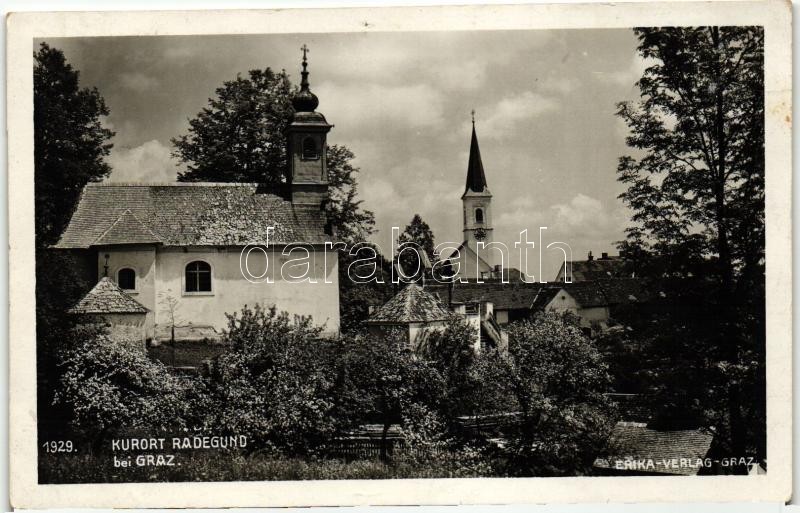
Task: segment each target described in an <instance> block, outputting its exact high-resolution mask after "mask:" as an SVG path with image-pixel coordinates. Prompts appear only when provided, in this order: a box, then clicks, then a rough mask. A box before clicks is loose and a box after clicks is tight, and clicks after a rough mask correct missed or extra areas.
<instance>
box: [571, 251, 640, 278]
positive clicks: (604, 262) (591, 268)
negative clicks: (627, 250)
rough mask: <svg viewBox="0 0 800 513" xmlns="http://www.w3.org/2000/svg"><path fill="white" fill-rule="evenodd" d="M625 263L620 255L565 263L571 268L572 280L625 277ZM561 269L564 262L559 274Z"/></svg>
mask: <svg viewBox="0 0 800 513" xmlns="http://www.w3.org/2000/svg"><path fill="white" fill-rule="evenodd" d="M625 264H626V260H625V259H623V258H622V257H620V256H609V257H606V258H595V259H592V260H573V261H570V262H567V263H566V265H567V268H568V269H571V270H572V281H573V282H578V281H592V280H604V279H609V278H623V277H625ZM563 270H564V264H561V269H559V275H560V274H561V273H562V272H563Z"/></svg>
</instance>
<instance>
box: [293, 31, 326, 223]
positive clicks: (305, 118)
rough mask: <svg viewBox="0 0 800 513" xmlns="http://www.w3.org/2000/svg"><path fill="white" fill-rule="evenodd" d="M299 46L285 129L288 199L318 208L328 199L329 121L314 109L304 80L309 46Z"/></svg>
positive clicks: (315, 103)
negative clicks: (298, 64)
mask: <svg viewBox="0 0 800 513" xmlns="http://www.w3.org/2000/svg"><path fill="white" fill-rule="evenodd" d="M301 50H302V51H303V62H302V66H303V71H301V72H300V75H301V76H302V79H301V81H300V90H299V91H297V92H296V93H295V94H294V96H292V107H294V115H293V116H292V122H291V123H290V124H289V126H288V127H287V129H286V144H287V148H288V153H287V154H288V156H289V165H288V167H287V169H286V182H287V183H288V184H289V191H290V194H291V201H292V203H294V204H297V205H307V206H312V207H315V208H316V207H319V208H322V207H323V206H324V205H325V203H326V201H327V199H328V162H327V156H326V153H327V147H328V146H327V134H328V132H329V131H330V129H331V128H333V125H330V124H328V122H327V121H326V120H325V116H323V115H322V113H320V112H317V111H316V109H317V107H318V106H319V98H317V96H316V95H315V94H314V93H312V92H311V86H310V84H309V82H308V75H309V72H308V53H309V49H308V47H307V46H306V45H303V47H302V48H301Z"/></svg>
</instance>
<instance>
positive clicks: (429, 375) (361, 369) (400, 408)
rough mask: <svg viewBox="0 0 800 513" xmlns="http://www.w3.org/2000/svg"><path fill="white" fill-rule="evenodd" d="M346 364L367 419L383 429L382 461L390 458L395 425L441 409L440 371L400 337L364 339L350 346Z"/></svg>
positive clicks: (391, 335) (397, 334)
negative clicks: (419, 413) (390, 436)
mask: <svg viewBox="0 0 800 513" xmlns="http://www.w3.org/2000/svg"><path fill="white" fill-rule="evenodd" d="M347 347H348V351H347V354H346V360H345V362H344V364H345V365H346V366H347V368H348V369H349V372H350V376H351V378H352V380H353V386H354V387H355V389H356V390H358V393H359V394H360V397H361V398H362V401H363V403H362V404H363V405H364V406H365V407H366V409H365V410H364V418H365V419H369V420H373V421H375V422H379V423H380V424H381V425H382V426H383V433H382V437H381V457H382V458H383V459H386V458H387V456H388V441H387V436H388V433H389V428H390V427H391V426H392V424H403V423H404V420H405V419H408V417H409V416H414V413H415V412H417V411H418V410H419V409H420V408H425V409H427V410H431V411H437V410H438V409H439V403H440V401H441V398H442V395H443V387H444V382H443V379H442V377H441V375H440V374H439V372H437V370H436V369H435V368H434V367H433V366H432V365H431V364H429V363H428V362H426V361H425V360H423V359H420V358H418V357H417V356H416V355H415V354H414V353H413V351H412V350H411V348H410V347H409V345H408V341H407V340H406V338H405V337H403V335H402V334H401V333H393V332H389V333H387V336H386V337H381V338H375V337H367V336H363V335H357V336H355V337H352V338H351V339H350V340H349V341H348V343H347Z"/></svg>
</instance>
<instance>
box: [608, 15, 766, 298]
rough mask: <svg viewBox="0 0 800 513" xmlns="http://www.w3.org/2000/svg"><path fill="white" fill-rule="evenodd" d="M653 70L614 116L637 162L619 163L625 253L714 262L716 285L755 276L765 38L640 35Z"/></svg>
mask: <svg viewBox="0 0 800 513" xmlns="http://www.w3.org/2000/svg"><path fill="white" fill-rule="evenodd" d="M635 32H636V35H637V37H638V38H639V53H640V54H641V56H642V57H644V58H646V59H651V60H652V64H651V65H650V66H649V67H648V68H647V70H646V71H645V72H644V74H643V76H642V78H641V79H640V80H639V82H638V83H637V84H638V87H639V90H640V91H641V95H642V100H641V101H640V102H637V103H621V104H620V105H619V110H618V115H619V116H620V117H621V118H622V119H623V120H624V121H625V122H626V123H627V125H628V127H629V129H630V131H631V135H630V136H629V137H628V139H627V142H628V145H629V146H630V147H631V148H635V149H637V150H639V152H638V153H639V154H640V157H639V158H634V157H631V156H625V157H622V158H621V159H620V164H619V180H620V181H621V182H622V183H624V184H625V185H626V186H627V190H626V191H625V192H624V193H623V194H622V195H621V198H622V199H623V201H624V202H625V203H626V204H627V205H628V206H629V207H630V208H631V209H632V210H633V212H634V215H633V219H632V220H633V221H634V223H635V224H634V225H633V226H632V227H630V228H629V229H628V241H627V243H626V245H625V249H628V250H631V251H633V252H637V251H638V252H642V251H649V252H653V253H655V254H657V255H663V254H668V255H670V256H673V255H674V256H682V257H684V258H682V259H676V258H670V259H668V260H664V262H667V263H668V265H671V266H672V267H673V268H672V269H670V270H672V271H675V272H678V271H684V272H685V271H686V270H691V269H690V268H687V266H690V265H691V264H693V263H694V264H696V263H697V262H700V261H703V260H704V259H705V258H706V257H713V258H714V259H715V261H716V262H717V272H718V275H719V278H720V279H721V280H722V281H723V284H724V285H725V286H727V287H731V286H733V285H734V282H733V280H734V277H735V276H742V277H752V276H757V275H759V274H760V273H761V269H760V266H761V263H762V261H763V258H764V81H763V77H764V54H763V52H764V33H763V30H762V29H761V28H759V27H703V28H690V29H689V28H661V29H637V30H636V31H635Z"/></svg>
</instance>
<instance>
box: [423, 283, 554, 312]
mask: <svg viewBox="0 0 800 513" xmlns="http://www.w3.org/2000/svg"><path fill="white" fill-rule="evenodd" d="M544 286H545V284H542V283H524V282H519V283H502V282H484V283H478V282H468V283H460V282H455V283H454V284H453V302H454V303H468V302H473V301H476V302H489V303H492V304H493V305H494V308H495V309H496V310H519V309H529V308H531V307H532V306H533V302H534V299H535V298H536V295H537V294H538V293H539V291H540V290H541V289H542V288H543V287H544ZM448 287H449V285H447V284H435V285H426V289H427V290H429V291H430V292H431V293H433V294H436V296H437V297H438V298H439V299H440V300H441V301H443V302H447V301H448V298H449V291H448Z"/></svg>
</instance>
